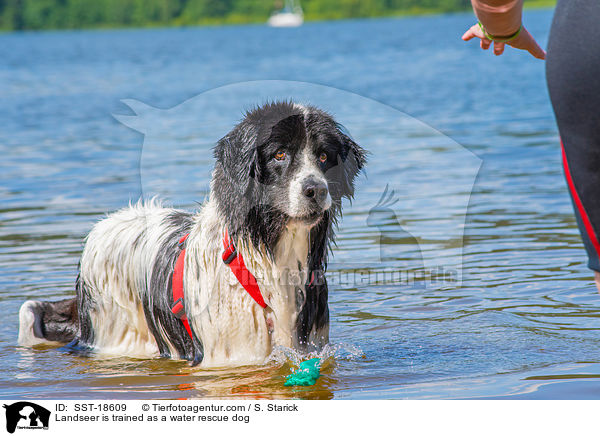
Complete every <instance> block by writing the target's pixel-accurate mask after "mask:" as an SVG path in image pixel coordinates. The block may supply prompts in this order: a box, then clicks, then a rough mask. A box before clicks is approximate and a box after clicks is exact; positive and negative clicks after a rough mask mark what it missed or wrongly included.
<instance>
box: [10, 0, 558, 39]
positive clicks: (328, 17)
mask: <svg viewBox="0 0 600 436" xmlns="http://www.w3.org/2000/svg"><path fill="white" fill-rule="evenodd" d="M555 5H556V0H527V1H525V9H526V10H532V9H550V8H553V7H554V6H555ZM469 10H470V9H468V8H466V9H456V10H444V9H443V8H410V9H405V10H400V11H391V12H390V13H383V14H377V15H365V16H350V15H348V16H346V15H344V14H311V13H310V12H308V13H305V14H304V20H305V22H320V21H340V20H360V19H377V18H406V17H419V16H428V15H445V14H454V13H464V12H468V11H469ZM267 19H268V16H247V15H236V14H231V15H228V16H225V17H219V18H205V19H201V20H197V21H195V22H187V21H182V20H181V19H180V18H175V19H173V20H170V21H167V22H146V23H142V24H137V23H136V24H132V25H127V24H123V23H101V22H100V23H98V24H97V25H89V26H80V27H78V26H69V27H58V26H57V27H53V26H48V27H41V28H27V27H26V28H23V29H18V30H14V29H11V28H7V27H4V26H2V27H0V33H12V32H15V33H16V32H36V31H40V32H43V31H62V30H65V31H69V30H70V31H73V30H130V29H131V30H133V29H153V28H186V27H188V28H189V27H217V26H231V25H253V24H265V23H266V21H267Z"/></svg>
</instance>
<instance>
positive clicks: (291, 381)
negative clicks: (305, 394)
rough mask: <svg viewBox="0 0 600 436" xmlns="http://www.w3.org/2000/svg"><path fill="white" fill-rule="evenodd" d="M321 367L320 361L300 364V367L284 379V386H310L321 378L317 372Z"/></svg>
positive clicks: (307, 361) (312, 360)
mask: <svg viewBox="0 0 600 436" xmlns="http://www.w3.org/2000/svg"><path fill="white" fill-rule="evenodd" d="M320 367H321V359H319V358H318V357H315V358H314V359H309V360H305V361H304V362H300V367H299V368H298V369H297V370H296V371H294V372H292V373H291V374H290V375H288V376H287V377H286V380H285V383H284V384H283V385H284V386H312V385H314V384H315V383H316V382H317V379H318V378H319V377H320V376H321V373H320V372H319V370H320Z"/></svg>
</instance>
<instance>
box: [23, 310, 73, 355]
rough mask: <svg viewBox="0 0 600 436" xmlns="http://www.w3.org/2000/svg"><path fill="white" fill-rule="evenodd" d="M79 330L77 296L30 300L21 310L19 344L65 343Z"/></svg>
mask: <svg viewBox="0 0 600 436" xmlns="http://www.w3.org/2000/svg"><path fill="white" fill-rule="evenodd" d="M77 330H78V318H77V298H68V299H66V300H61V301H54V302H48V301H35V300H29V301H26V302H25V303H23V305H22V306H21V310H19V339H18V343H19V345H22V346H26V347H27V346H32V345H37V344H44V343H60V344H65V343H68V342H71V341H72V340H73V339H74V338H75V335H76V334H77Z"/></svg>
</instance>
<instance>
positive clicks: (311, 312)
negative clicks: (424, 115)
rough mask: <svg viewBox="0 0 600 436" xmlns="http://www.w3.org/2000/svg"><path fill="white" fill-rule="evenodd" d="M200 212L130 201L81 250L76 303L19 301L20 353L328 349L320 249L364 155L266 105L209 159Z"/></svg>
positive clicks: (308, 116)
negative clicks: (49, 348)
mask: <svg viewBox="0 0 600 436" xmlns="http://www.w3.org/2000/svg"><path fill="white" fill-rule="evenodd" d="M214 157H215V159H216V163H215V167H214V170H213V172H212V180H211V184H210V194H209V197H208V199H207V201H206V202H205V203H204V204H203V205H202V206H201V208H200V210H199V211H198V212H197V213H189V212H185V211H181V210H176V209H172V208H167V207H163V206H162V205H161V204H160V203H159V202H158V201H156V200H150V201H147V202H138V203H137V204H135V205H130V206H129V207H127V208H125V209H122V210H120V211H117V212H115V213H113V214H111V215H109V216H108V217H106V218H105V219H103V220H101V221H99V222H98V223H97V224H96V225H95V226H94V227H93V229H92V231H91V232H90V233H89V235H88V236H87V238H86V242H85V246H84V249H83V253H82V256H81V261H80V267H79V275H78V277H77V280H76V297H75V298H70V299H66V300H62V301H58V302H40V301H27V302H25V303H24V304H23V305H22V306H21V309H20V312H19V319H20V331H19V344H20V345H23V346H31V345H35V344H38V343H42V342H50V343H58V344H63V345H64V344H67V345H66V347H67V348H68V349H70V350H74V351H86V350H87V351H90V352H93V353H101V354H108V355H118V356H130V357H138V358H154V357H168V358H174V359H184V360H189V361H190V362H191V363H192V365H198V364H201V366H202V367H226V366H239V365H248V364H261V363H264V362H265V360H266V359H267V358H268V357H269V355H270V354H271V353H272V351H273V349H274V347H276V346H280V347H290V348H294V349H297V350H299V351H304V352H308V351H314V350H320V349H322V347H323V346H324V345H325V344H327V343H328V341H329V308H328V301H327V300H328V289H327V282H326V277H325V270H326V266H327V257H328V251H329V250H330V245H331V244H332V242H333V240H334V230H335V228H336V227H337V220H338V218H339V217H340V216H341V212H342V199H343V198H347V199H351V198H352V197H353V194H354V184H355V179H356V177H357V175H358V174H359V173H360V171H361V169H362V168H363V166H364V165H365V163H366V151H365V150H364V149H363V148H361V147H360V146H359V145H358V144H357V143H356V142H354V141H353V140H352V139H351V138H350V136H349V134H347V133H345V130H344V129H343V127H342V126H341V125H340V124H338V123H337V122H336V121H335V120H334V119H333V117H332V116H330V115H329V114H327V113H326V112H324V111H322V110H320V109H318V108H316V107H314V106H310V105H300V104H296V103H293V102H290V101H277V102H270V103H267V104H264V105H262V106H260V107H256V108H254V109H252V110H250V111H248V112H247V113H246V114H245V116H244V118H243V120H242V121H241V122H240V123H239V124H238V125H237V126H235V127H234V128H233V129H232V130H231V131H230V132H229V133H228V134H227V135H226V136H224V137H223V138H222V139H220V140H219V141H218V142H217V144H216V146H215V148H214Z"/></svg>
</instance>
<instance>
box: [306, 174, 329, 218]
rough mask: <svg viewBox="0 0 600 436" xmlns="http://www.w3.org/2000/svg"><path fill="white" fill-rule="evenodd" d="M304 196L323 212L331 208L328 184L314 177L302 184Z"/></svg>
mask: <svg viewBox="0 0 600 436" xmlns="http://www.w3.org/2000/svg"><path fill="white" fill-rule="evenodd" d="M302 195H304V197H305V198H306V199H307V200H308V201H309V202H312V203H314V205H316V206H318V207H319V209H321V210H325V209H327V208H329V206H330V201H329V189H328V188H327V184H326V183H325V182H323V181H320V180H317V179H315V178H314V177H309V178H307V179H306V180H304V181H303V182H302Z"/></svg>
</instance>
